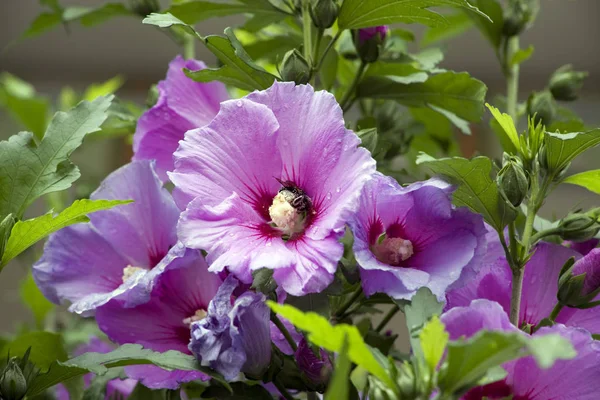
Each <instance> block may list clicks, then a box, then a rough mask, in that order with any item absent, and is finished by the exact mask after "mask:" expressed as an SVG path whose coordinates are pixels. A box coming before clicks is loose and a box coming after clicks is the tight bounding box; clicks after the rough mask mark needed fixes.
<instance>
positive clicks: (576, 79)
mask: <svg viewBox="0 0 600 400" xmlns="http://www.w3.org/2000/svg"><path fill="white" fill-rule="evenodd" d="M587 76H588V73H587V72H581V71H573V66H572V65H570V64H569V65H563V66H562V67H560V68H559V69H557V70H556V71H555V72H554V73H553V74H552V76H551V77H550V92H552V96H554V98H555V99H556V100H561V101H573V100H575V99H577V97H578V95H579V90H580V89H581V88H582V87H583V80H584V79H585V78H586V77H587Z"/></svg>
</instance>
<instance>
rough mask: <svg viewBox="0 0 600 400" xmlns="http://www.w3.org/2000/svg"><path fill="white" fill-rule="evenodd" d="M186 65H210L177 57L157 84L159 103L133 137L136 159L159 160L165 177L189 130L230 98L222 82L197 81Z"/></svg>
mask: <svg viewBox="0 0 600 400" xmlns="http://www.w3.org/2000/svg"><path fill="white" fill-rule="evenodd" d="M184 68H187V69H189V70H192V71H198V70H201V69H204V68H206V65H205V64H204V63H203V62H201V61H196V60H184V59H183V58H182V57H181V56H177V57H176V58H175V59H173V61H171V63H170V64H169V70H168V72H167V77H166V79H165V80H163V81H161V82H159V84H158V86H157V89H158V93H159V97H158V101H157V103H156V104H155V105H154V106H153V107H152V108H150V109H149V110H148V111H146V112H145V113H144V114H143V115H142V116H141V117H140V119H139V121H138V125H137V129H136V132H135V135H134V137H133V151H134V153H135V154H134V156H133V159H134V160H156V163H157V172H158V175H159V176H160V178H161V179H162V180H163V181H164V180H167V172H168V171H173V153H174V152H175V150H177V146H178V143H179V141H180V140H182V139H183V137H184V134H185V132H186V131H188V130H190V129H194V128H199V127H201V126H204V125H206V124H208V123H209V122H210V121H211V120H212V119H213V118H214V117H215V115H217V112H218V111H219V104H220V103H221V102H222V101H225V100H227V99H229V95H228V93H227V90H226V88H225V86H224V85H223V84H222V83H220V82H210V83H200V82H194V81H193V80H192V79H190V78H188V77H187V76H185V73H184V72H183V69H184Z"/></svg>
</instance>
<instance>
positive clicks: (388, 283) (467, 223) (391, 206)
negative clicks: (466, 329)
mask: <svg viewBox="0 0 600 400" xmlns="http://www.w3.org/2000/svg"><path fill="white" fill-rule="evenodd" d="M451 193H452V187H451V186H450V185H449V184H447V183H445V182H443V181H441V180H439V179H432V180H429V181H425V182H417V183H415V184H413V185H409V186H408V187H405V188H403V187H400V185H398V183H397V182H396V181H395V180H394V179H392V178H390V177H386V176H383V175H381V174H379V173H377V174H375V176H374V178H373V179H372V180H371V181H369V182H367V184H366V185H365V186H364V188H363V192H362V196H361V198H360V203H359V208H358V210H357V211H356V213H355V214H354V215H353V216H352V217H351V219H350V220H349V225H350V227H351V229H352V232H353V233H354V254H355V257H356V260H357V262H358V264H359V266H360V274H361V278H362V284H363V289H364V291H365V293H366V294H367V295H371V294H373V293H376V292H383V293H386V294H388V295H390V296H392V297H394V298H402V299H410V298H411V297H412V296H413V295H414V294H415V293H416V291H417V290H418V289H419V288H420V287H428V288H429V289H430V290H431V291H432V292H433V293H434V294H436V295H437V296H438V298H443V296H444V294H445V292H446V290H447V289H448V287H450V286H452V287H455V286H456V287H459V286H461V285H463V284H464V282H465V281H467V280H468V279H470V278H472V277H473V276H474V275H475V274H476V271H477V270H478V269H479V266H480V262H481V259H482V258H483V256H484V253H485V242H486V239H485V236H486V230H485V227H484V225H483V220H482V218H481V216H479V215H476V214H473V213H471V212H470V211H469V210H467V209H464V208H459V209H456V208H454V207H453V206H452V203H451V199H450V196H451ZM382 235H383V236H382ZM382 238H383V239H382ZM388 240H399V241H400V242H405V241H408V243H409V244H408V245H404V246H409V247H408V250H406V249H405V250H403V251H405V253H404V254H405V256H403V258H402V260H401V261H399V260H397V259H395V258H388V257H392V256H393V254H394V253H393V251H396V250H394V248H387V247H383V249H384V250H381V248H382V246H387V245H386V242H387V241H388ZM389 243H392V242H389ZM390 251H391V252H392V253H390Z"/></svg>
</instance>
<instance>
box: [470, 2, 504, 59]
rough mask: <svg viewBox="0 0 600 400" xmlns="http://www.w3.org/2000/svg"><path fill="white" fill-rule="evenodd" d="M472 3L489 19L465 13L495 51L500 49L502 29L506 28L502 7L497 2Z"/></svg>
mask: <svg viewBox="0 0 600 400" xmlns="http://www.w3.org/2000/svg"><path fill="white" fill-rule="evenodd" d="M470 2H471V4H472V5H474V6H475V7H477V8H478V9H479V10H480V11H482V12H483V13H485V14H486V16H487V17H483V16H481V15H479V14H475V13H472V12H469V11H465V12H466V13H467V15H468V16H469V18H471V19H472V20H473V22H474V23H475V26H477V28H478V29H479V30H480V31H481V33H482V34H483V36H484V37H485V38H486V39H487V40H488V41H489V42H490V43H491V44H492V46H493V47H494V49H499V48H500V45H501V44H502V37H503V35H502V28H503V26H504V13H503V11H502V6H501V5H500V3H499V2H498V1H497V0H470Z"/></svg>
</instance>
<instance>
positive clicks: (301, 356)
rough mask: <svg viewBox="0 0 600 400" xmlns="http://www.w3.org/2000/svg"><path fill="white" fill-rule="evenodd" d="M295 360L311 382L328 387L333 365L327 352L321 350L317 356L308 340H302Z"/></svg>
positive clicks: (295, 354)
mask: <svg viewBox="0 0 600 400" xmlns="http://www.w3.org/2000/svg"><path fill="white" fill-rule="evenodd" d="M294 358H295V359H296V363H297V364H298V367H299V368H300V371H302V372H303V373H304V376H305V377H306V378H307V379H308V380H309V382H311V383H312V384H313V385H316V386H323V387H326V386H327V383H328V382H329V378H330V376H331V372H332V371H333V365H332V364H331V360H330V359H329V355H328V354H327V352H326V351H324V350H323V349H319V355H317V354H315V353H314V351H313V350H312V349H311V347H310V345H309V344H308V343H307V341H306V339H304V338H302V340H300V344H298V349H297V350H296V352H295V353H294Z"/></svg>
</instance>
